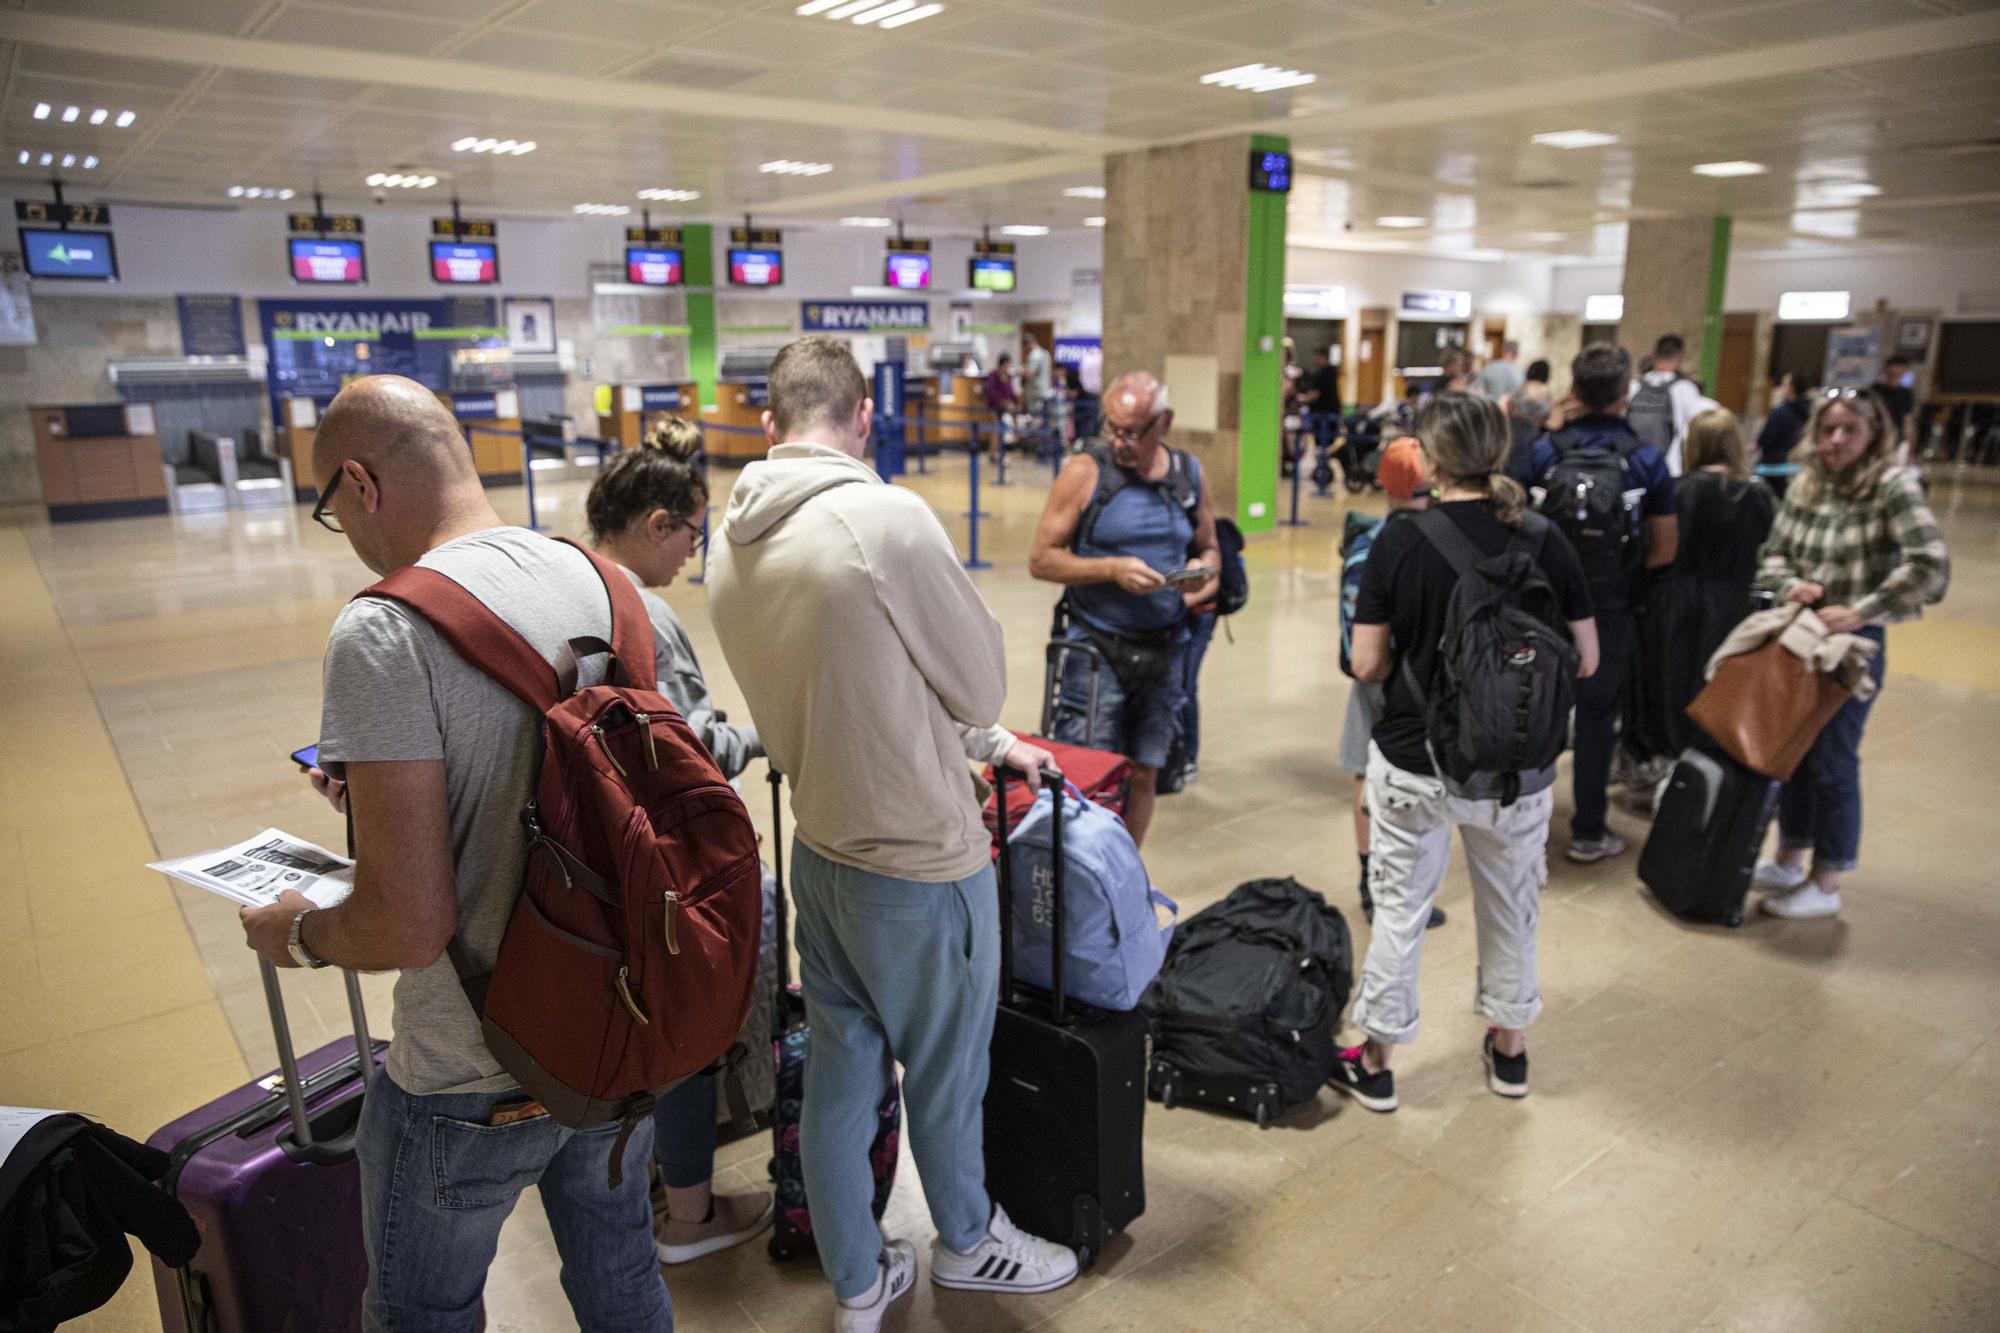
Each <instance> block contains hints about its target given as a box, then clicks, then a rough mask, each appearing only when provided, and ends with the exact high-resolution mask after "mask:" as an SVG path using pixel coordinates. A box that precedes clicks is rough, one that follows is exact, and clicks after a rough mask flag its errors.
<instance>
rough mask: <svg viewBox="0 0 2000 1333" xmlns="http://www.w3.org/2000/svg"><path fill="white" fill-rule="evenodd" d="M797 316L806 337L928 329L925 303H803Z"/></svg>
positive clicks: (929, 313)
mask: <svg viewBox="0 0 2000 1333" xmlns="http://www.w3.org/2000/svg"><path fill="white" fill-rule="evenodd" d="M800 315H801V318H800V321H799V327H800V328H801V329H802V330H804V331H805V332H807V333H882V332H885V331H888V332H897V333H908V332H922V331H923V330H926V329H928V328H930V326H931V308H930V304H929V303H928V302H925V301H806V302H804V303H803V304H802V305H801V307H800Z"/></svg>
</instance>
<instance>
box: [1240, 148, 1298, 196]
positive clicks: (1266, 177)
mask: <svg viewBox="0 0 2000 1333" xmlns="http://www.w3.org/2000/svg"><path fill="white" fill-rule="evenodd" d="M1250 188H1251V189H1253V190H1268V191H1270V192H1271V193H1273V194H1288V193H1290V192H1291V188H1292V155H1291V154H1290V153H1279V152H1274V151H1272V150H1270V149H1267V148H1253V149H1251V150H1250Z"/></svg>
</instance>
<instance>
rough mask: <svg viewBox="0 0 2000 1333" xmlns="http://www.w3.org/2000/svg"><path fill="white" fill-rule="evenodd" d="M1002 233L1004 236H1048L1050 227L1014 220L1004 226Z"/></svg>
mask: <svg viewBox="0 0 2000 1333" xmlns="http://www.w3.org/2000/svg"><path fill="white" fill-rule="evenodd" d="M1000 234H1001V235H1002V236H1046V235H1048V234H1049V229H1048V228H1047V227H1038V226H1033V225H1030V224H1028V223H1021V222H1012V223H1009V224H1008V225H1006V226H1004V227H1002V228H1001V229H1000Z"/></svg>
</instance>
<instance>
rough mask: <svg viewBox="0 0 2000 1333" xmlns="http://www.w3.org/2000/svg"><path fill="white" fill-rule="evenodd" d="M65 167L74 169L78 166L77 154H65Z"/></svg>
mask: <svg viewBox="0 0 2000 1333" xmlns="http://www.w3.org/2000/svg"><path fill="white" fill-rule="evenodd" d="M63 165H64V166H66V167H73V166H75V165H76V154H75V153H64V154H63Z"/></svg>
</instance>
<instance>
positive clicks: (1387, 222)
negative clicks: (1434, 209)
mask: <svg viewBox="0 0 2000 1333" xmlns="http://www.w3.org/2000/svg"><path fill="white" fill-rule="evenodd" d="M1429 223H1430V219H1429V218H1416V217H1404V216H1401V215H1400V214H1397V215H1391V216H1389V217H1386V218H1376V219H1375V225H1376V226H1378V227H1423V226H1428V225H1429Z"/></svg>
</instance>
